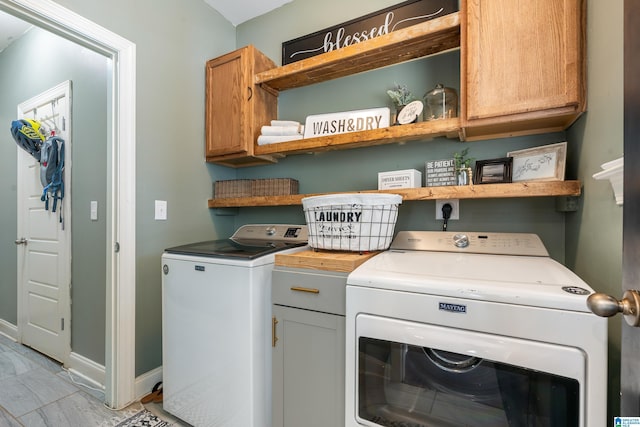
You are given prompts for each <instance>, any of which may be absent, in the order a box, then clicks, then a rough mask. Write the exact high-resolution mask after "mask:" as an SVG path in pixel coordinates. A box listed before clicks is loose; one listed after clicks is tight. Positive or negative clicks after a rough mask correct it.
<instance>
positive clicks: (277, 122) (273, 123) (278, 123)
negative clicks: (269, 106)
mask: <svg viewBox="0 0 640 427" xmlns="http://www.w3.org/2000/svg"><path fill="white" fill-rule="evenodd" d="M300 124H301V123H300V122H296V121H294V120H271V126H300Z"/></svg>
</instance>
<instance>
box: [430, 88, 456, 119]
mask: <svg viewBox="0 0 640 427" xmlns="http://www.w3.org/2000/svg"><path fill="white" fill-rule="evenodd" d="M452 117H458V94H457V93H456V90H455V89H452V88H450V87H444V85H443V84H441V83H438V84H437V85H436V87H435V88H433V89H432V90H430V91H429V92H427V93H425V94H424V120H425V121H427V120H438V119H450V118H452Z"/></svg>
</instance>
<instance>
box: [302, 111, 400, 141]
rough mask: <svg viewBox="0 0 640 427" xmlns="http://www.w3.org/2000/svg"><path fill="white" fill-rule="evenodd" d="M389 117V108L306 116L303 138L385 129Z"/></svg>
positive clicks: (387, 125)
mask: <svg viewBox="0 0 640 427" xmlns="http://www.w3.org/2000/svg"><path fill="white" fill-rule="evenodd" d="M389 115H390V110H389V108H387V107H381V108H370V109H367V110H354V111H344V112H341V113H328V114H316V115H313V116H308V117H307V120H306V122H305V125H304V137H305V138H317V137H321V136H331V135H339V134H342V133H349V132H362V131H366V130H374V129H381V128H386V127H389Z"/></svg>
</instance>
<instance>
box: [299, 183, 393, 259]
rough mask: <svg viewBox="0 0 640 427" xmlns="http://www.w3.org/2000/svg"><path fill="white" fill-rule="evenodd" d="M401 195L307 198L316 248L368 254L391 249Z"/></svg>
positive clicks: (305, 204) (311, 238) (304, 205)
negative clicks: (367, 252)
mask: <svg viewBox="0 0 640 427" xmlns="http://www.w3.org/2000/svg"><path fill="white" fill-rule="evenodd" d="M401 203H402V196H400V195H398V194H376V193H372V194H368V193H353V194H351V193H346V194H331V195H326V196H313V197H305V198H303V199H302V208H303V210H304V216H305V219H306V221H307V226H308V228H309V246H311V247H312V248H315V249H328V250H336V251H351V252H366V251H379V250H385V249H387V248H389V246H390V245H391V240H392V239H393V231H394V228H395V225H396V220H397V219H398V205H399V204H401Z"/></svg>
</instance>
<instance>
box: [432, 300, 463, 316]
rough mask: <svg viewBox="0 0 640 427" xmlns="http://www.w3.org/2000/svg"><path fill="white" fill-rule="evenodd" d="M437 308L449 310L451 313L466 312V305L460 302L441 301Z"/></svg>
mask: <svg viewBox="0 0 640 427" xmlns="http://www.w3.org/2000/svg"><path fill="white" fill-rule="evenodd" d="M438 308H439V309H440V310H443V311H450V312H452V313H466V312H467V306H466V305H461V304H450V303H448V302H441V303H439V304H438Z"/></svg>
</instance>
